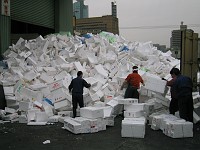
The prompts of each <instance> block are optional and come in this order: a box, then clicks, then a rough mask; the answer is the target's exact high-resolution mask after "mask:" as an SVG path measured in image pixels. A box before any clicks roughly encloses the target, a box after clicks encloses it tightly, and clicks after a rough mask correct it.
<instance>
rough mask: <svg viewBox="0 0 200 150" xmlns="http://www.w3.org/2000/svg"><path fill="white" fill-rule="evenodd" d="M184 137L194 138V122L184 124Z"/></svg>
mask: <svg viewBox="0 0 200 150" xmlns="http://www.w3.org/2000/svg"><path fill="white" fill-rule="evenodd" d="M183 137H193V123H192V122H184V123H183Z"/></svg>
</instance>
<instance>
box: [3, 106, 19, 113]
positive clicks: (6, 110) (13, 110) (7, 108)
mask: <svg viewBox="0 0 200 150" xmlns="http://www.w3.org/2000/svg"><path fill="white" fill-rule="evenodd" d="M5 112H6V113H10V114H13V113H15V112H16V110H15V109H13V108H9V107H5Z"/></svg>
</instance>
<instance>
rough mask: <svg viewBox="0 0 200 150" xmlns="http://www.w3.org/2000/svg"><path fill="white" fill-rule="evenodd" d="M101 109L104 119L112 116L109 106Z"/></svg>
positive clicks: (111, 109)
mask: <svg viewBox="0 0 200 150" xmlns="http://www.w3.org/2000/svg"><path fill="white" fill-rule="evenodd" d="M102 108H103V112H104V118H106V117H111V116H112V112H113V108H112V107H111V106H105V107H102Z"/></svg>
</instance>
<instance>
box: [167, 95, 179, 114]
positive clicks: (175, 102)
mask: <svg viewBox="0 0 200 150" xmlns="http://www.w3.org/2000/svg"><path fill="white" fill-rule="evenodd" d="M176 111H178V99H176V98H172V99H171V102H170V104H169V113H170V114H173V115H175V112H176Z"/></svg>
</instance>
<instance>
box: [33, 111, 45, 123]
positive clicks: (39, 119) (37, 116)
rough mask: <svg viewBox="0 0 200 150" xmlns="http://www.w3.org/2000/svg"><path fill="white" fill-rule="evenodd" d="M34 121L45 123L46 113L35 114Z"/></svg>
mask: <svg viewBox="0 0 200 150" xmlns="http://www.w3.org/2000/svg"><path fill="white" fill-rule="evenodd" d="M35 121H36V122H47V121H48V116H47V114H46V112H36V113H35Z"/></svg>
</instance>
